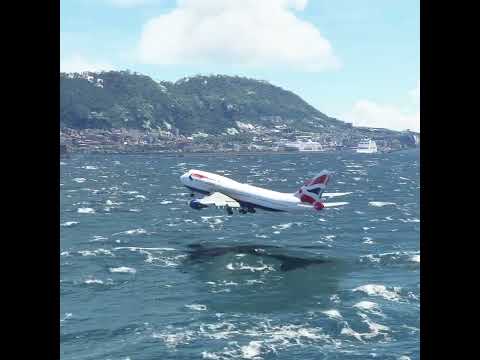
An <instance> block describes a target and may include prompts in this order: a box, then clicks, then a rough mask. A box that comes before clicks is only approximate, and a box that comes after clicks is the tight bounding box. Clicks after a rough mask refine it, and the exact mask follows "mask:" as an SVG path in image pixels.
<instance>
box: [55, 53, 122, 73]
mask: <svg viewBox="0 0 480 360" xmlns="http://www.w3.org/2000/svg"><path fill="white" fill-rule="evenodd" d="M114 69H115V67H114V66H113V65H111V64H107V63H100V62H91V61H89V60H87V59H85V58H84V57H83V56H81V55H78V54H77V55H72V56H70V57H67V58H60V71H61V72H83V71H92V72H96V71H102V70H114Z"/></svg>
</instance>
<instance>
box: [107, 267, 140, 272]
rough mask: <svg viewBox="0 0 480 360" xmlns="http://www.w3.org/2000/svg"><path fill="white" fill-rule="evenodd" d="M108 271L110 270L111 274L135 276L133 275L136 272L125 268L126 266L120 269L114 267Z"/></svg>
mask: <svg viewBox="0 0 480 360" xmlns="http://www.w3.org/2000/svg"><path fill="white" fill-rule="evenodd" d="M109 270H110V272H112V273H127V274H135V273H136V272H137V270H135V269H134V268H131V267H127V266H120V267H116V268H110V269H109Z"/></svg>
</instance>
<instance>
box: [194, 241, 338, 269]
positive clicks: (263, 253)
mask: <svg viewBox="0 0 480 360" xmlns="http://www.w3.org/2000/svg"><path fill="white" fill-rule="evenodd" d="M188 247H189V248H190V249H191V250H188V252H189V257H188V259H189V260H190V261H194V262H195V261H196V262H200V261H204V260H207V259H210V258H213V257H217V256H223V255H226V254H229V253H231V254H248V255H254V256H260V257H269V258H272V259H276V260H279V261H280V262H281V265H280V270H281V271H291V270H296V269H300V268H305V267H307V266H310V265H318V264H324V263H328V262H330V261H328V260H326V259H307V258H301V257H297V256H290V255H287V254H278V253H274V252H273V251H275V250H279V249H280V250H284V249H285V248H283V247H281V246H273V245H236V246H218V247H207V246H204V245H202V244H190V245H188Z"/></svg>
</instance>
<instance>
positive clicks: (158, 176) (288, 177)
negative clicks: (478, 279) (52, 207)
mask: <svg viewBox="0 0 480 360" xmlns="http://www.w3.org/2000/svg"><path fill="white" fill-rule="evenodd" d="M60 168H61V179H60V194H61V217H60V229H61V230H60V231H61V232H60V234H61V238H60V249H61V250H60V254H59V261H60V265H61V266H60V269H61V273H60V278H61V280H60V309H59V310H60V331H61V334H60V350H61V358H62V359H63V360H67V359H76V360H80V359H85V360H86V359H104V360H107V359H110V360H117V359H118V360H141V359H256V360H258V359H398V360H408V359H418V358H419V346H420V342H419V326H420V320H419V316H420V278H419V271H420V251H419V249H420V235H419V230H420V209H419V207H420V204H419V192H420V184H419V151H417V150H413V151H403V152H397V153H391V154H372V155H368V154H353V153H310V154H307V153H295V154H288V155H285V154H265V155H243V156H234V155H224V154H218V155H184V156H174V155H73V156H72V157H70V158H65V159H61V162H60ZM190 168H196V169H201V170H206V171H211V172H217V173H220V174H223V175H225V176H229V177H232V178H234V179H236V180H238V181H243V182H249V183H252V184H254V185H258V186H264V187H267V188H271V189H274V190H278V191H286V192H287V191H289V192H294V191H296V190H297V189H298V188H299V187H300V186H301V185H302V184H303V182H304V181H305V180H306V179H309V178H310V177H312V176H313V175H315V174H316V173H318V172H319V171H320V170H322V169H329V170H333V171H335V177H334V178H333V179H332V181H331V182H330V183H329V187H328V189H327V192H337V193H349V192H350V194H346V195H344V196H342V197H337V198H333V199H332V200H331V201H348V202H349V205H347V206H345V207H341V208H336V209H325V210H323V211H321V212H312V213H304V214H291V213H273V212H265V211H261V210H259V211H257V213H256V214H244V215H242V214H234V215H232V216H228V215H227V214H226V213H224V212H223V211H222V210H217V209H203V210H200V211H199V210H194V209H191V208H190V207H188V205H187V203H188V201H189V200H190V194H189V191H188V190H187V189H185V188H184V187H182V185H181V184H180V182H179V176H180V175H181V174H183V173H184V172H186V171H187V170H188V169H190Z"/></svg>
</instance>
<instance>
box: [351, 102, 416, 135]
mask: <svg viewBox="0 0 480 360" xmlns="http://www.w3.org/2000/svg"><path fill="white" fill-rule="evenodd" d="M343 119H345V120H346V121H349V122H352V123H353V125H354V126H368V127H378V128H386V129H392V130H406V129H410V130H414V131H420V112H419V111H417V112H415V113H412V114H407V113H405V112H402V111H401V110H400V109H398V108H397V107H394V106H390V105H384V104H378V103H376V102H373V101H369V100H359V101H357V102H355V104H354V105H353V108H352V109H351V110H350V111H349V112H348V113H346V114H344V116H343Z"/></svg>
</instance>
